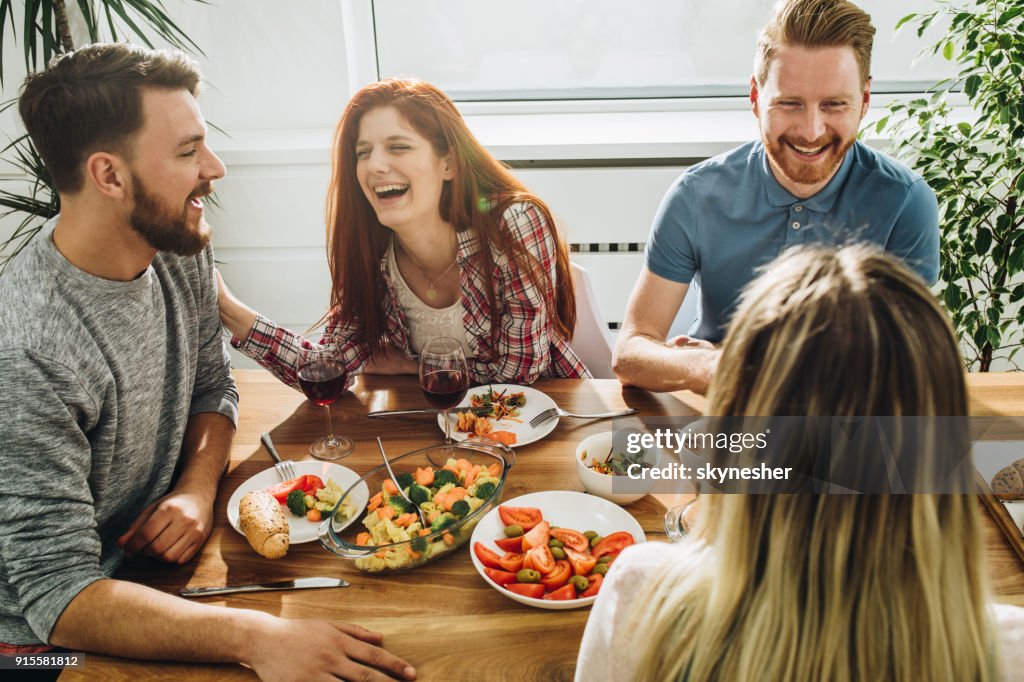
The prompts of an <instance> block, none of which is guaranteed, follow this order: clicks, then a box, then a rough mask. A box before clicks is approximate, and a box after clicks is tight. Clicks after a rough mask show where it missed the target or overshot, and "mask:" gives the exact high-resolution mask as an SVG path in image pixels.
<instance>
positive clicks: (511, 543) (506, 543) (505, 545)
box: [494, 535, 523, 552]
mask: <svg viewBox="0 0 1024 682" xmlns="http://www.w3.org/2000/svg"><path fill="white" fill-rule="evenodd" d="M494 544H496V545H497V546H498V547H501V548H502V549H503V550H505V551H506V552H522V551H523V536H522V535H520V536H519V537H517V538H501V539H499V540H495V541H494Z"/></svg>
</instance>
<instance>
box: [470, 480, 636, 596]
mask: <svg viewBox="0 0 1024 682" xmlns="http://www.w3.org/2000/svg"><path fill="white" fill-rule="evenodd" d="M545 523H546V524H547V525H548V528H547V529H545V527H544V524H545ZM509 525H518V526H521V527H522V528H523V530H524V533H523V535H522V536H518V537H516V538H509V537H508V536H507V535H506V534H505V528H506V526H509ZM552 527H553V530H552ZM587 531H594V532H596V533H597V534H598V535H600V536H601V537H602V538H604V540H602V541H599V542H598V543H596V544H595V545H594V546H593V547H590V546H589V539H587V538H586V536H585V535H584V533H586V532H587ZM526 538H531V539H532V544H531V546H530V547H529V548H527V551H526V552H523V551H522V549H523V547H522V545H520V546H519V547H517V546H516V542H515V541H516V540H520V541H522V540H523V539H526ZM545 538H547V539H545ZM550 538H555V539H557V540H559V541H560V542H562V543H563V545H564V547H563V550H564V551H566V552H568V550H569V549H572V552H569V553H567V557H566V559H556V558H554V557H553V556H552V555H550V548H549V547H548V544H547V543H548V542H549V540H550ZM644 540H645V537H644V532H643V529H642V528H640V524H639V523H637V520H636V519H634V518H633V517H632V516H631V515H630V514H629V512H627V511H626V510H625V509H623V508H622V507H620V506H618V505H617V504H612V503H611V502H609V501H607V500H604V499H602V498H600V497H595V496H593V495H586V494H584V493H577V492H570V491H565V490H553V491H547V492H539V493H530V494H528V495H521V496H519V497H516V498H514V499H511V500H507V501H506V502H504V503H503V504H501V505H499V506H498V507H497V508H495V509H492V510H491V511H490V512H488V513H487V515H486V516H484V518H483V519H481V521H480V523H479V524H477V527H476V529H474V531H473V536H472V538H471V539H470V548H471V550H470V554H471V555H472V559H473V566H475V567H476V570H477V572H478V573H479V574H480V576H481V577H482V578H483V579H484V580H485V581H486V582H487V584H488V585H490V586H491V587H493V588H494V589H496V590H498V591H499V592H501V593H502V594H504V595H505V596H506V597H508V598H509V599H513V600H515V601H517V602H520V603H521V604H527V605H528V606H536V607H538V608H542V609H554V610H565V609H576V608H580V607H583V606H589V605H590V604H593V603H594V600H595V599H596V598H597V593H598V592H599V591H600V587H601V582H603V580H604V578H603V576H599V577H598V578H596V579H595V578H594V577H593V576H594V575H595V574H594V573H593V568H594V566H596V564H597V563H598V561H599V560H600V559H601V557H602V556H605V555H608V556H611V560H610V561H609V560H607V559H606V560H605V561H607V562H608V564H609V566H610V565H613V564H614V562H615V557H616V556H618V554H619V552H621V551H622V550H623V549H625V548H626V547H628V546H629V545H632V544H635V543H638V542H644ZM530 542H531V541H530V540H527V544H530ZM602 542H604V544H603V545H602ZM573 547H575V548H576V549H573ZM545 550H547V551H545ZM531 552H532V553H531ZM522 567H527V568H531V569H533V570H536V571H537V572H538V573H540V574H541V576H540V580H539V581H538V582H536V583H522V582H520V581H519V580H518V579H516V580H514V581H513V579H512V577H510V576H517V575H518V572H519V571H520V570H522ZM513 569H515V570H513ZM573 575H583V576H584V577H587V579H588V583H589V584H588V587H587V589H586V590H582V591H580V590H579V589H578V588H576V587H575V586H573V585H572V584H571V582H570V579H571V578H572V576H573ZM538 586H539V587H538ZM570 590H571V591H573V594H572V595H570V594H569V592H570ZM588 590H590V592H588Z"/></svg>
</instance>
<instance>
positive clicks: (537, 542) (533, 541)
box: [523, 521, 551, 552]
mask: <svg viewBox="0 0 1024 682" xmlns="http://www.w3.org/2000/svg"><path fill="white" fill-rule="evenodd" d="M550 539H551V524H550V523H548V522H547V521H541V522H540V523H538V524H537V525H536V526H534V527H533V528H532V529H531V530H530V532H529V533H527V534H526V535H524V536H523V551H524V552H529V551H530V550H531V549H533V548H534V547H540V546H541V545H547V544H548V540H550Z"/></svg>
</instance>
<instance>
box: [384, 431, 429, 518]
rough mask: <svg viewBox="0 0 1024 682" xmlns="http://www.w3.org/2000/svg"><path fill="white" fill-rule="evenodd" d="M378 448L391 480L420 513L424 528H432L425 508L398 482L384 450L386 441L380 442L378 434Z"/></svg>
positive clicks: (404, 498) (402, 495)
mask: <svg viewBox="0 0 1024 682" xmlns="http://www.w3.org/2000/svg"><path fill="white" fill-rule="evenodd" d="M377 448H378V449H380V456H381V459H383V460H384V466H385V467H387V470H388V476H390V477H391V482H392V483H394V484H395V487H396V488H398V494H399V495H401V497H402V499H403V500H405V501H406V502H408V503H409V504H411V505H412V506H413V507H414V508H415V509H416V513H417V514H419V515H420V524H421V525H422V526H423V527H424V528H430V523H429V522H428V521H427V515H426V514H424V513H423V510H422V509H420V506H419V505H418V504H416V503H415V502H413V501H412V500H410V499H409V496H408V495H406V494H405V491H404V490H402V486H401V484H399V482H398V477H397V476H395V472H394V471H393V470H392V469H391V462H389V461H388V455H387V453H386V452H384V443H382V442H380V436H377Z"/></svg>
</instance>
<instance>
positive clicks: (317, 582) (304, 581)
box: [178, 578, 348, 597]
mask: <svg viewBox="0 0 1024 682" xmlns="http://www.w3.org/2000/svg"><path fill="white" fill-rule="evenodd" d="M314 587H348V581H347V580H342V579H341V578H296V579H295V580H280V581H278V582H274V583H260V584H254V585H225V586H223V587H186V588H185V589H183V590H181V591H180V592H179V593H178V594H180V595H181V596H182V597H209V596H213V595H217V594H235V593H236V592H270V591H271V590H308V589H311V588H314Z"/></svg>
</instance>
